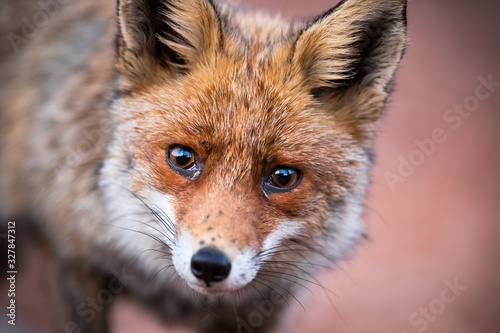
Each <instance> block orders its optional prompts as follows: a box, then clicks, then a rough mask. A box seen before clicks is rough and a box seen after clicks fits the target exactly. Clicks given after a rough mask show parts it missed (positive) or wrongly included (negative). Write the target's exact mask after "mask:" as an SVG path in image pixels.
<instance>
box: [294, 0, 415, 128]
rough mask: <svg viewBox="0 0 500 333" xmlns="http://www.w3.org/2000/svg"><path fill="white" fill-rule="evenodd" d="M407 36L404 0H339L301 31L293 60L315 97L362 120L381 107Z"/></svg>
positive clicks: (375, 115)
mask: <svg viewBox="0 0 500 333" xmlns="http://www.w3.org/2000/svg"><path fill="white" fill-rule="evenodd" d="M405 41H406V1H405V0H383V1H381V0H348V1H342V2H341V3H340V4H339V5H337V7H335V8H333V9H331V10H330V11H328V12H327V13H326V14H325V15H323V16H321V17H319V18H317V19H316V20H315V21H313V22H312V23H311V24H310V25H309V26H307V27H306V28H305V29H304V30H303V31H302V32H301V33H300V35H299V36H298V38H297V39H296V43H295V46H294V51H293V56H292V63H293V66H294V68H300V69H301V72H302V75H303V76H304V78H305V82H306V84H307V86H308V87H309V88H310V89H311V91H312V92H313V94H314V95H315V96H316V97H318V98H319V99H320V100H321V101H323V102H327V103H328V105H331V106H332V108H333V107H334V108H335V109H336V110H335V111H336V112H337V114H339V115H341V114H342V113H344V115H345V116H349V117H350V118H351V119H350V121H351V122H352V121H353V120H354V121H356V122H357V123H359V124H360V125H364V124H369V123H372V122H374V121H375V120H377V119H378V117H379V116H380V114H381V112H382V109H383V107H384V104H385V101H386V98H387V96H388V94H389V92H390V90H391V83H392V77H393V74H394V71H395V69H396V67H397V65H398V63H399V61H400V59H401V57H402V55H403V52H404V48H405Z"/></svg>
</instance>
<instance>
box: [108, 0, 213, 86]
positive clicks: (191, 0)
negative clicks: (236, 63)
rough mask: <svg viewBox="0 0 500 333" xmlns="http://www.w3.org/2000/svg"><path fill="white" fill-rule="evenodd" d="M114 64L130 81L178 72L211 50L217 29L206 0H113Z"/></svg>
mask: <svg viewBox="0 0 500 333" xmlns="http://www.w3.org/2000/svg"><path fill="white" fill-rule="evenodd" d="M117 6H118V8H117V15H118V34H117V53H118V63H117V67H118V70H119V71H120V73H121V74H122V75H123V76H124V77H125V78H126V79H127V80H128V81H129V83H132V84H134V83H139V82H140V81H141V80H144V79H146V80H151V79H153V78H154V77H155V75H156V74H157V73H158V72H159V71H161V70H163V71H166V72H167V73H168V74H171V75H172V74H182V73H183V72H185V71H186V70H188V69H189V67H190V66H192V65H193V64H194V63H196V62H197V61H201V60H202V58H203V57H204V56H206V55H208V54H212V53H213V52H215V50H216V48H217V47H218V46H219V43H220V40H221V38H220V35H221V33H222V31H221V28H220V27H221V26H220V20H219V17H218V14H217V12H216V9H215V7H214V5H213V3H212V2H211V1H210V0H118V5H117Z"/></svg>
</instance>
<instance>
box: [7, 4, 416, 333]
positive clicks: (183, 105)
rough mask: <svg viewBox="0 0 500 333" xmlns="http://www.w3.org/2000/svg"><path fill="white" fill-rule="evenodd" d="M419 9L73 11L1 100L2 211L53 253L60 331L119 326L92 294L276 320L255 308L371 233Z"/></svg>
mask: <svg viewBox="0 0 500 333" xmlns="http://www.w3.org/2000/svg"><path fill="white" fill-rule="evenodd" d="M406 5H407V2H406V1H405V0H383V1H380V0H345V1H341V2H340V3H339V4H338V5H337V6H335V7H334V8H332V9H331V10H329V11H328V12H326V13H324V14H323V15H321V16H318V17H316V18H315V19H312V20H309V21H307V22H288V21H287V20H284V19H278V18H271V17H268V16H266V15H263V14H258V13H257V14H256V13H251V12H248V11H241V10H239V9H237V8H233V7H232V6H230V5H226V4H222V3H218V2H217V3H215V2H212V1H211V0H182V1H181V0H158V1H156V0H147V1H146V0H120V1H118V2H117V4H113V3H111V1H80V2H74V3H73V2H72V3H66V4H62V5H61V7H62V8H61V10H60V12H59V13H58V14H57V15H54V16H53V17H51V19H50V22H49V23H48V24H47V25H46V26H45V27H44V28H43V29H40V31H39V32H38V35H37V36H36V38H33V40H31V41H30V42H29V44H28V45H24V46H23V48H22V50H21V52H20V53H19V54H17V55H16V56H15V57H12V59H8V60H5V61H3V64H2V69H1V70H2V88H1V92H0V117H1V119H0V126H1V128H0V137H1V147H0V149H1V150H0V213H1V218H2V220H3V221H6V220H7V219H17V223H18V224H23V223H27V221H28V220H29V221H33V222H34V224H33V228H34V226H36V228H38V229H39V230H40V231H41V234H42V235H43V237H44V239H46V241H47V242H48V244H50V249H51V252H50V256H51V258H52V259H53V260H52V264H51V265H50V266H47V270H49V268H50V269H51V270H52V272H53V273H54V275H53V280H52V281H53V282H54V286H55V287H57V288H55V290H54V292H53V295H54V302H55V303H54V304H56V305H58V307H56V309H57V311H56V312H57V318H58V321H57V323H56V324H55V325H58V327H57V329H58V330H59V331H62V332H66V331H68V330H69V331H71V332H76V331H78V332H93V333H95V332H109V327H108V322H107V315H106V310H105V309H106V307H104V306H99V307H97V306H89V304H88V302H89V301H88V300H89V299H96V297H97V299H98V300H99V299H100V300H101V301H100V302H101V303H102V304H104V303H106V305H107V304H108V303H109V302H108V301H109V300H110V298H112V296H113V295H114V293H115V291H117V290H123V292H124V293H127V294H128V295H131V296H132V297H135V298H136V299H138V300H140V301H143V302H144V304H145V305H147V306H149V307H150V308H151V309H153V310H154V311H156V312H157V313H158V314H159V316H160V318H162V319H164V320H165V321H166V322H169V323H170V324H174V325H177V324H178V325H186V326H190V327H193V328H195V329H196V330H198V331H199V332H218V333H219V332H250V331H251V332H269V331H272V330H273V328H274V327H275V325H276V322H277V320H276V317H277V316H275V315H273V316H269V318H267V317H266V318H264V319H266V320H265V321H264V322H259V323H254V324H249V323H248V321H246V319H247V318H248V314H249V313H250V312H251V311H254V310H255V306H254V305H253V304H255V302H256V301H257V302H263V301H266V300H269V299H271V298H272V297H275V298H276V294H277V295H278V296H277V297H278V298H283V300H287V299H291V298H293V297H294V295H293V294H294V292H295V291H296V290H297V289H299V288H300V285H302V284H304V283H307V281H309V282H311V283H312V282H314V275H315V274H316V272H317V271H318V269H319V267H322V266H329V265H331V264H332V263H334V262H336V261H337V260H340V259H342V258H345V257H346V256H347V255H348V254H349V253H350V252H351V251H352V248H353V247H354V245H356V244H357V243H358V241H359V239H360V238H361V237H362V236H363V235H364V228H363V223H362V222H361V215H362V210H363V209H362V206H363V197H364V195H365V192H366V189H367V185H368V183H369V180H368V178H369V177H368V173H369V168H370V165H371V164H372V153H371V150H372V139H373V136H374V132H375V126H376V122H377V120H378V119H379V118H380V116H381V114H382V111H383V109H384V106H385V104H386V102H387V99H388V96H389V94H390V92H391V89H392V85H393V75H394V72H395V70H396V68H397V66H398V64H399V62H400V60H401V58H402V55H403V53H404V49H405V41H406ZM273 293H275V294H274V295H273ZM276 303H283V302H278V301H277V302H276ZM102 304H101V305H102ZM98 305H99V304H98ZM278 317H279V316H278ZM240 319H242V320H240Z"/></svg>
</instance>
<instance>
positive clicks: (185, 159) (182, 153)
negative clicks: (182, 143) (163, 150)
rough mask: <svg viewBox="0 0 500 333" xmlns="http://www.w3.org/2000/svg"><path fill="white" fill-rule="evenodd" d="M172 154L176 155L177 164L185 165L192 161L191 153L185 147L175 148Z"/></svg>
mask: <svg viewBox="0 0 500 333" xmlns="http://www.w3.org/2000/svg"><path fill="white" fill-rule="evenodd" d="M172 155H174V157H175V162H176V163H177V165H180V166H184V165H186V164H188V163H189V162H191V153H190V152H189V151H187V150H185V149H175V150H174V151H173V152H172Z"/></svg>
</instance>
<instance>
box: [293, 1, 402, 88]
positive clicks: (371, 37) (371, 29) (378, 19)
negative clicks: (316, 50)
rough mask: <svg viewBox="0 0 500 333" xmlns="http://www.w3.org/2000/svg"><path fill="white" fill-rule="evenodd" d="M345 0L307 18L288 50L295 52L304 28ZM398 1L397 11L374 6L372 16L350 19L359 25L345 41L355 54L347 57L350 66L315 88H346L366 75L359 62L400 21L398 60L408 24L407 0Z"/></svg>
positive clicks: (332, 10)
mask: <svg viewBox="0 0 500 333" xmlns="http://www.w3.org/2000/svg"><path fill="white" fill-rule="evenodd" d="M349 1H351V0H342V1H340V2H339V3H338V4H337V5H336V6H334V7H333V8H331V9H329V10H328V11H326V12H325V13H323V14H321V15H318V16H316V17H315V18H313V19H312V20H310V21H309V22H307V24H306V25H305V27H304V28H303V29H301V30H300V31H299V33H298V35H297V37H296V40H295V42H294V45H293V47H292V54H293V53H294V52H295V47H296V45H297V43H298V41H299V40H300V38H301V36H302V34H303V33H304V32H305V31H307V30H308V29H310V28H312V27H313V26H314V25H316V24H318V23H321V22H322V21H324V20H326V19H328V18H329V17H330V16H331V15H332V14H334V13H335V12H336V11H338V10H340V9H341V8H342V7H343V6H344V5H345V4H346V3H348V2H349ZM392 2H394V1H392ZM399 2H400V3H401V5H402V7H401V11H395V10H394V9H384V8H381V9H379V10H377V11H376V12H375V13H373V15H372V16H369V17H367V19H366V20H363V21H357V23H353V26H356V27H358V28H359V29H357V30H356V31H355V33H354V35H355V36H356V38H355V42H353V43H350V44H347V45H346V48H347V49H350V50H354V52H353V54H355V55H356V56H354V57H353V58H352V59H350V60H352V62H351V66H350V68H349V70H347V71H346V72H345V73H346V77H347V79H342V80H330V81H327V82H324V86H322V87H318V88H317V90H318V91H326V90H327V89H331V88H332V87H334V88H335V89H339V90H341V89H345V88H349V87H350V86H352V85H353V84H354V83H355V82H356V81H358V80H359V79H360V78H361V77H363V76H364V75H366V74H367V73H366V71H367V70H368V69H367V68H366V67H364V66H363V63H364V61H365V60H366V59H367V58H368V57H369V56H370V55H371V52H372V51H373V50H374V49H375V48H376V46H377V42H379V41H380V40H381V39H382V38H384V37H387V35H388V33H387V30H390V29H391V28H393V27H396V26H397V25H399V24H402V26H401V28H402V29H403V31H402V32H403V34H404V46H403V50H402V53H401V55H400V57H399V59H397V61H398V63H399V61H401V59H402V57H403V56H404V54H405V52H406V35H407V26H408V21H407V6H408V1H407V0H399ZM333 24H335V22H333ZM332 57H333V55H332ZM337 59H338V56H337ZM388 84H389V82H388Z"/></svg>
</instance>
